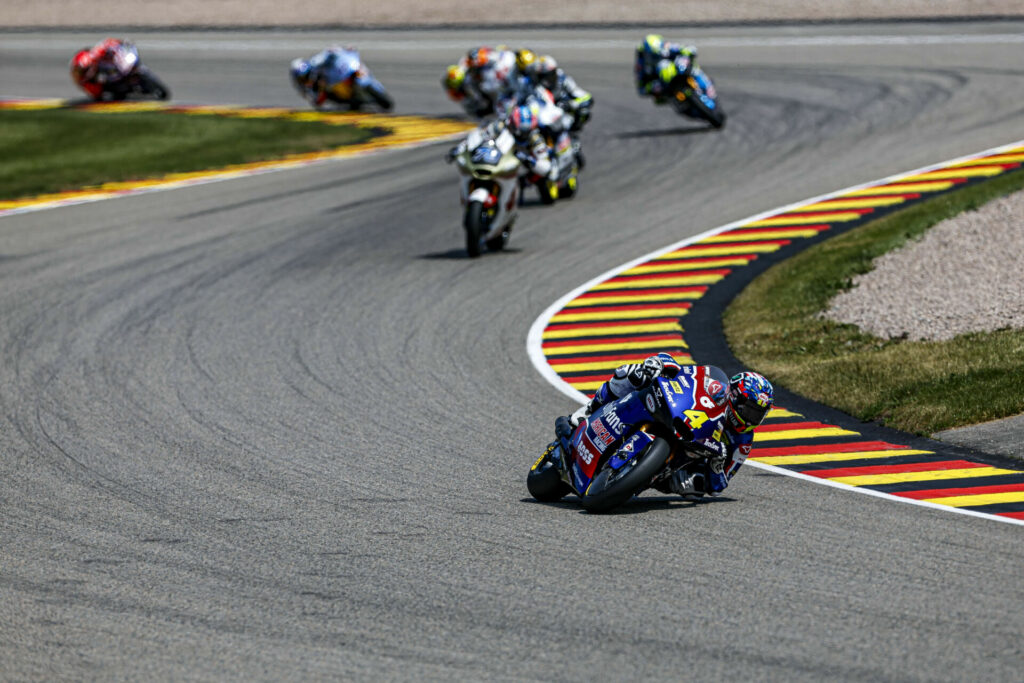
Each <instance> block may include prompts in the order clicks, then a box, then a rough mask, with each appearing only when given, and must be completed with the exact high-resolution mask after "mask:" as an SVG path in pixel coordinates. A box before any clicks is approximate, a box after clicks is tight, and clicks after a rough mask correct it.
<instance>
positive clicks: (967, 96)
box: [0, 23, 1024, 681]
mask: <svg viewBox="0 0 1024 683" xmlns="http://www.w3.org/2000/svg"><path fill="white" fill-rule="evenodd" d="M1022 33H1024V23H992V24H985V23H967V24H933V25H914V24H893V25H888V26H885V25H881V26H873V25H865V24H858V25H851V26H848V27H821V26H817V27H813V26H812V27H803V28H799V29H778V28H776V29H770V30H769V29H752V28H747V29H743V30H729V29H725V28H717V29H704V30H701V31H699V32H694V33H691V34H688V35H686V38H687V39H688V40H691V41H693V42H695V43H697V45H698V46H700V47H701V61H702V63H703V64H704V66H705V68H706V69H707V71H708V73H709V74H710V75H711V76H712V77H713V78H715V79H716V82H717V84H718V86H719V90H720V92H721V94H722V101H723V105H724V107H725V109H726V111H727V112H728V113H729V115H730V119H729V122H728V125H727V126H726V128H725V129H724V130H723V131H721V132H709V131H706V130H704V129H703V128H702V127H701V126H700V124H696V123H691V122H689V121H685V120H683V119H680V118H679V117H677V116H675V115H674V114H673V113H672V112H671V111H669V110H667V109H656V108H655V107H653V106H652V105H651V104H650V103H649V102H646V101H642V100H640V99H639V98H637V97H636V96H635V95H634V94H633V91H632V82H631V80H632V73H631V59H632V55H631V45H632V43H633V41H634V40H635V39H636V38H637V37H638V36H634V35H633V34H632V33H624V32H621V31H606V32H604V31H580V32H566V31H557V32H555V31H551V32H541V31H533V32H529V31H510V32H506V33H503V34H496V33H493V32H488V33H479V32H477V33H474V32H442V31H436V32H422V33H406V32H400V31H389V32H377V33H370V32H367V33H357V34H352V35H349V36H339V35H329V36H328V35H317V34H313V33H272V32H255V33H241V32H235V33H223V34H220V33H187V34H160V35H156V34H135V35H133V36H131V37H133V38H135V39H136V41H137V42H138V44H139V45H140V51H141V54H142V58H143V61H144V62H146V63H147V64H149V66H151V67H152V68H153V69H154V71H156V73H157V74H159V75H160V76H162V77H163V78H164V79H165V80H166V81H167V83H168V84H169V85H170V86H171V89H172V91H173V92H174V95H175V100H176V101H177V102H181V103H229V102H230V103H240V104H268V105H270V104H273V105H299V104H300V101H299V99H298V98H297V96H296V95H295V93H294V92H293V91H292V90H291V89H290V86H289V85H288V83H287V80H286V72H287V64H288V61H289V60H290V59H291V58H292V57H294V56H299V55H302V54H311V53H313V52H314V51H316V50H317V49H319V48H320V47H322V46H325V45H327V44H330V43H333V42H345V41H349V42H353V43H356V44H357V45H359V46H360V47H362V48H363V52H364V57H365V58H366V60H367V62H368V63H369V65H370V66H371V68H372V69H373V70H374V72H375V74H376V75H377V76H378V77H379V78H380V79H381V80H382V81H383V82H384V83H385V84H386V85H387V87H388V88H389V89H390V90H391V92H392V94H393V95H394V96H395V99H396V101H397V111H398V112H400V113H426V114H444V113H448V114H454V113H456V111H457V107H456V105H454V104H453V103H450V102H448V101H447V100H446V99H445V97H444V94H443V93H442V91H441V88H440V87H439V85H438V78H439V76H440V74H441V71H442V69H443V67H444V66H445V65H446V64H447V63H449V62H452V61H454V60H455V59H456V58H457V56H458V55H459V53H460V52H462V51H463V50H464V49H466V48H468V47H470V46H471V45H473V44H479V43H481V42H491V43H497V42H500V41H502V40H505V41H507V42H509V43H510V44H513V45H519V44H524V43H525V44H531V45H534V46H536V47H538V48H539V49H541V50H546V51H550V52H553V53H554V55H555V56H556V57H557V58H558V59H559V61H560V63H561V64H562V65H563V66H565V67H566V68H567V69H568V70H569V71H570V73H572V74H574V75H575V76H576V77H577V79H578V81H579V82H580V83H581V84H582V85H583V86H584V87H587V88H589V89H590V90H591V91H592V92H593V93H594V95H595V97H596V99H597V105H596V108H595V116H594V119H593V121H592V124H591V125H590V127H589V128H588V129H587V131H586V134H585V138H584V144H585V149H586V152H587V158H588V166H587V168H586V170H585V171H584V173H583V175H582V177H581V184H580V193H579V196H578V198H576V199H574V200H573V201H571V202H564V203H561V204H559V205H556V206H555V207H552V208H544V207H541V206H539V205H537V204H535V203H534V202H533V201H531V202H530V203H529V205H528V206H526V207H524V209H523V211H522V215H521V216H520V220H519V223H518V226H517V228H516V230H515V232H514V233H513V236H512V242H511V245H510V246H511V247H512V249H511V250H510V251H509V252H508V253H503V254H497V255H493V254H492V255H485V256H484V257H482V258H480V259H478V260H473V261H470V260H468V259H467V258H465V257H464V252H463V248H462V243H463V239H462V232H461V227H460V212H459V205H458V200H457V184H456V175H455V172H454V170H453V169H451V168H448V167H446V166H445V165H444V163H443V161H442V154H443V150H444V146H443V145H433V146H428V147H424V148H420V149H415V150H405V151H393V152H385V153H381V154H379V155H376V156H372V157H362V158H358V159H352V160H347V161H340V162H334V163H328V164H324V165H319V166H313V167H307V168H303V169H300V170H295V171H290V172H282V173H274V174H269V175H263V176H258V177H254V178H248V179H244V180H236V181H228V182H222V183H214V184H209V185H203V186H199V187H194V188H189V189H184V190H176V191H170V192H159V193H154V194H148V195H140V196H135V197H131V198H125V199H118V200H113V201H104V202H99V203H94V204H88V205H82V206H77V207H69V208H63V209H56V210H50V211H42V212H38V213H31V214H25V215H21V216H12V217H7V218H4V219H2V220H0V387H2V390H0V510H2V515H0V663H2V664H0V679H5V680H21V679H53V678H74V679H83V678H85V679H92V678H121V677H127V678H133V679H140V678H152V677H156V678H164V679H168V678H184V677H188V678H232V679H251V678H258V679H269V680H280V679H310V678H328V677H331V678H342V679H347V680H351V679H372V680H382V679H406V680H408V679H417V680H420V679H432V680H451V679H457V680H479V679H506V680H527V679H537V680H591V679H598V680H636V679H640V678H656V679H668V680H680V679H684V678H686V679H689V678H696V679H703V680H707V679H713V678H714V679H721V678H728V679H730V680H742V679H777V680H822V679H843V680H865V681H868V680H870V681H888V680H893V681H896V680H899V681H910V680H1013V679H1017V678H1019V676H1020V672H1021V667H1022V666H1024V645H1022V643H1021V634H1022V633H1024V609H1021V606H1022V605H1024V588H1022V585H1021V582H1020V568H1021V566H1022V565H1024V543H1022V542H1021V530H1020V528H1019V527H1017V526H1014V525H1009V524H999V523H994V522H991V521H988V520H984V519H977V518H972V517H967V516H963V515H956V514H950V513H946V512H943V511H939V510H930V509H924V508H920V507H915V506H909V505H901V504H897V503H893V502H891V501H887V500H879V499H874V498H872V497H869V496H863V495H855V494H851V493H848V492H845V491H840V490H835V489H831V488H828V487H824V486H815V485H813V484H809V483H807V482H804V481H799V480H795V479H791V478H788V477H780V476H775V475H772V474H769V473H765V472H762V471H758V470H755V469H753V468H749V469H746V470H744V471H743V472H741V474H740V475H739V476H738V477H737V478H736V479H735V480H734V482H733V485H732V486H731V487H730V488H729V490H728V492H727V493H728V495H727V496H725V497H723V498H721V499H718V500H715V501H712V502H707V503H702V504H697V505H691V504H688V503H682V502H680V501H678V499H672V498H668V497H661V496H657V495H655V496H644V497H643V498H642V499H640V500H638V501H634V503H633V504H631V505H629V506H627V507H626V508H625V509H624V510H623V512H622V513H620V514H616V515H611V516H590V515H587V514H584V513H581V512H580V511H579V510H578V509H577V508H576V507H575V506H574V505H571V504H565V505H541V504H537V503H534V502H532V501H531V500H530V499H529V496H528V494H527V492H526V487H525V476H526V472H527V470H528V469H529V466H530V465H531V464H532V463H533V461H534V460H535V459H536V456H537V454H538V452H539V451H540V450H541V449H542V448H543V447H544V445H545V444H546V443H547V441H548V440H549V438H550V437H549V435H550V433H551V428H552V424H553V420H554V417H555V416H556V415H558V414H564V413H566V412H567V411H569V410H570V409H571V408H573V406H572V405H568V404H567V403H566V399H565V398H564V397H563V395H562V394H561V393H559V392H558V391H557V390H555V389H554V388H553V387H551V386H550V385H548V384H547V383H546V382H545V381H544V380H543V379H542V378H541V376H540V375H539V374H538V373H537V372H536V371H535V370H534V368H533V366H532V365H531V363H530V361H529V358H528V356H527V353H526V349H525V339H526V334H527V331H528V329H529V327H530V324H531V323H532V322H533V320H534V319H535V318H536V317H537V316H538V315H539V314H540V313H541V312H542V311H543V310H544V309H545V308H546V307H547V306H548V305H549V304H550V303H551V302H552V301H554V300H555V299H557V298H558V297H560V296H561V295H563V294H564V293H565V292H567V291H569V290H570V289H572V288H574V287H576V286H577V285H579V284H581V283H582V282H584V281H585V280H588V279H590V278H591V277H593V276H595V275H597V274H599V273H602V272H604V271H606V270H608V269H610V268H612V267H613V266H616V265H618V264H620V263H623V262H625V261H627V260H629V259H631V258H634V257H636V256H639V255H641V254H645V253H648V252H650V251H652V250H654V249H656V248H658V247H660V246H663V245H666V244H668V243H670V242H674V241H676V240H679V239H681V238H683V237H686V236H688V235H692V234H697V233H699V232H702V231H704V230H707V229H709V228H712V227H715V226H717V225H721V224H724V223H726V222H729V221H732V220H736V219H739V218H742V217H745V216H748V215H751V214H754V213H756V212H759V211H763V210H767V209H770V208H772V207H775V206H779V205H781V204H784V203H789V202H792V201H796V200H800V199H803V198H806V197H810V196H813V195H817V194H821V193H824V192H828V191H831V190H835V189H838V188H841V187H846V186H849V185H853V184H855V183H861V182H866V181H869V180H872V179H875V178H880V177H883V176H886V175H889V174H892V173H896V172H899V171H904V170H908V169H911V168H916V167H919V166H923V165H925V164H929V163H934V162H938V161H942V160H944V159H949V158H953V157H956V156H960V155H964V154H968V153H972V152H978V151H981V150H983V149H987V148H990V147H993V146H996V145H999V144H1003V143H1007V142H1011V141H1013V140H1017V139H1020V138H1021V137H1022V135H1021V131H1022V128H1021V124H1022V121H1024V104H1022V103H1021V99H1020V93H1021V90H1022V85H1024V65H1022V64H1021V60H1020V55H1021V50H1022V45H1021V36H1022ZM947 34H948V35H949V36H955V37H953V38H946V37H944V36H947ZM880 35H884V36H890V37H889V38H885V39H878V38H877V36H880ZM829 36H841V37H842V38H841V40H838V41H830V40H825V39H824V38H826V37H829ZM101 37H104V36H102V35H100V34H98V33H97V34H93V33H89V34H77V35H75V34H47V35H43V34H32V33H8V34H3V35H2V36H0V97H16V96H22V97H74V96H75V93H74V91H73V89H72V87H71V84H70V81H69V80H68V78H67V72H66V64H67V60H68V59H69V58H70V56H71V54H72V53H73V51H74V49H75V48H77V47H80V46H84V45H86V44H90V43H92V42H95V40H97V39H99V38H101ZM904 37H906V38H904ZM560 45H561V47H559V46H560ZM116 142H117V141H116V140H112V141H111V143H112V144H116Z"/></svg>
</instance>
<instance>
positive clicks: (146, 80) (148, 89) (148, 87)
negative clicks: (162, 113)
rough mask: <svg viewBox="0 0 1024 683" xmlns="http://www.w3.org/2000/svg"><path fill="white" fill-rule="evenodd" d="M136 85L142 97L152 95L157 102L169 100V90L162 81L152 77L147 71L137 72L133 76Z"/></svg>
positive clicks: (151, 73) (150, 72)
mask: <svg viewBox="0 0 1024 683" xmlns="http://www.w3.org/2000/svg"><path fill="white" fill-rule="evenodd" d="M135 77H136V79H137V81H138V84H139V91H140V92H142V94H144V95H152V96H153V97H155V98H157V99H158V100H169V99H171V89H170V88H168V87H167V86H166V85H165V84H164V82H163V81H161V80H160V79H159V78H157V77H156V76H155V75H153V72H152V71H149V70H148V69H147V70H145V71H139V72H138V73H137V74H136V75H135Z"/></svg>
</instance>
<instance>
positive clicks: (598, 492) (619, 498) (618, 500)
mask: <svg viewBox="0 0 1024 683" xmlns="http://www.w3.org/2000/svg"><path fill="white" fill-rule="evenodd" d="M671 454H672V449H671V448H670V447H669V445H668V442H667V441H665V440H664V439H661V438H655V439H654V441H653V442H651V444H650V445H649V446H648V447H647V448H645V449H644V450H643V452H641V453H640V454H639V455H637V456H636V457H635V458H633V459H632V460H631V461H630V462H629V463H627V464H626V465H624V466H623V467H622V468H621V469H619V470H617V471H616V470H613V469H612V468H610V467H607V466H605V468H604V469H602V470H601V471H600V472H598V473H597V476H596V477H594V479H593V480H592V481H591V482H590V486H588V487H587V490H586V491H584V492H583V495H582V496H581V499H580V502H581V504H582V505H583V509H584V510H586V511H587V512H608V511H610V510H612V509H613V508H616V507H618V506H619V505H622V504H623V503H625V502H626V501H627V500H629V499H630V498H632V497H633V496H634V495H636V494H638V493H640V492H641V491H643V490H644V489H645V488H647V485H648V484H650V482H651V479H653V478H654V476H655V475H656V474H658V472H660V471H661V469H662V468H663V467H664V466H665V462H666V461H668V458H669V456H670V455H671ZM630 463H632V464H630Z"/></svg>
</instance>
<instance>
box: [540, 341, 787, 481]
mask: <svg viewBox="0 0 1024 683" xmlns="http://www.w3.org/2000/svg"><path fill="white" fill-rule="evenodd" d="M694 370H695V366H688V367H684V366H682V365H680V364H679V363H678V362H676V360H675V359H674V358H673V357H672V356H671V355H669V354H667V353H664V352H663V353H659V354H657V355H654V356H651V357H650V358H647V359H646V360H645V361H644V362H643V363H631V364H627V365H622V366H619V367H618V368H616V370H615V373H614V374H613V375H612V376H611V377H610V378H609V379H608V380H607V381H606V382H605V383H604V384H602V385H601V387H600V388H599V389H598V390H597V392H596V393H595V394H594V398H593V399H591V400H590V402H589V403H587V404H585V405H583V406H582V407H580V408H579V410H577V411H576V412H574V413H573V414H572V415H571V416H569V423H570V424H571V425H572V426H573V427H576V426H578V425H579V424H580V422H581V421H583V420H585V419H586V418H587V417H589V416H590V414H591V413H593V412H594V411H596V410H597V409H598V408H600V407H601V406H603V405H605V404H607V403H611V402H612V401H615V400H618V399H620V398H622V397H623V396H626V395H627V394H629V393H631V392H634V391H639V390H640V389H644V388H646V387H648V386H650V384H651V383H652V382H653V381H654V379H655V378H656V377H659V376H665V377H676V376H678V375H680V374H686V375H691V374H694ZM711 371H714V372H716V373H719V374H721V376H722V377H723V379H724V377H725V375H724V373H722V371H721V370H719V369H718V368H715V367H714V366H705V375H707V374H710V372H711ZM724 393H725V396H724V397H722V398H723V399H724V400H725V401H726V402H727V407H726V410H725V412H724V413H723V415H722V417H721V418H719V419H720V420H721V421H722V425H721V426H722V432H721V433H722V437H721V440H718V441H712V440H710V439H706V440H704V441H702V442H700V445H701V446H703V447H704V448H705V449H706V450H708V451H710V452H714V453H715V455H713V456H711V457H709V459H708V464H707V466H706V467H705V468H704V471H703V472H696V473H692V474H691V473H688V472H687V471H686V470H685V469H680V470H677V471H676V472H675V473H674V474H673V475H672V477H671V479H669V480H668V482H667V485H666V486H665V488H663V489H662V492H663V493H669V492H672V493H676V494H679V495H681V496H687V495H700V494H704V493H706V494H709V495H711V496H718V495H720V494H721V493H722V492H723V491H724V490H725V489H726V487H727V486H728V485H729V482H730V480H731V479H732V478H733V476H735V474H736V472H737V471H739V469H740V467H741V466H742V465H743V463H744V462H746V459H747V456H748V455H750V449H751V444H752V443H753V441H754V428H755V427H757V425H759V424H761V421H762V420H764V417H765V415H767V414H768V411H769V410H770V409H771V407H772V404H773V403H774V398H775V391H774V389H773V388H772V385H771V383H770V382H769V381H768V380H767V379H765V378H764V377H763V376H761V375H759V374H758V373H756V372H741V373H739V374H737V375H734V376H733V377H732V378H730V379H729V385H728V387H725V388H724ZM560 436H565V435H560Z"/></svg>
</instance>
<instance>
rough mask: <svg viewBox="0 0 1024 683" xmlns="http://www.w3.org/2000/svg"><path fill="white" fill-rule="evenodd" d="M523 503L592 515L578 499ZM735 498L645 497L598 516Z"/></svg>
mask: <svg viewBox="0 0 1024 683" xmlns="http://www.w3.org/2000/svg"><path fill="white" fill-rule="evenodd" d="M519 502H521V503H531V504H533V505H541V506H544V507H552V508H562V509H566V510H568V509H574V510H576V511H577V513H578V514H581V515H589V514H592V513H589V512H587V511H586V510H583V509H581V508H580V506H579V501H578V499H576V498H570V499H569V500H558V501H554V502H552V503H542V502H540V501H537V500H534V499H533V498H520V499H519ZM733 502H735V499H734V498H728V497H721V496H720V497H715V498H711V497H703V498H680V497H678V496H645V497H642V498H633V499H632V500H630V501H628V502H626V503H623V504H622V505H621V506H620V507H618V508H616V509H615V510H612V511H611V512H606V513H601V515H598V516H607V515H635V514H643V513H645V512H656V511H658V510H674V509H683V508H685V509H690V508H695V507H697V506H698V505H707V504H709V503H716V504H717V503H733Z"/></svg>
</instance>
